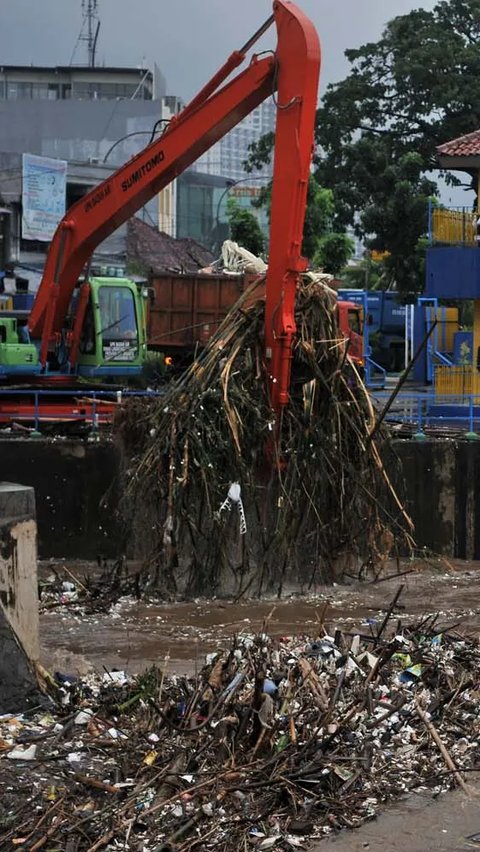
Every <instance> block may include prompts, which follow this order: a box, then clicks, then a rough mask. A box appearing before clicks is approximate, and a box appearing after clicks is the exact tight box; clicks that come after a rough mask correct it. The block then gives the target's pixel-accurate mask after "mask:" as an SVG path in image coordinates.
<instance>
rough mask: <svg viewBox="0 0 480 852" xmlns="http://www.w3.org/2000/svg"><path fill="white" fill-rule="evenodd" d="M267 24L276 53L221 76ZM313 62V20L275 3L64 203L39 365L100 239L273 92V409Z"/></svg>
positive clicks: (32, 324)
mask: <svg viewBox="0 0 480 852" xmlns="http://www.w3.org/2000/svg"><path fill="white" fill-rule="evenodd" d="M272 21H275V24H276V28H277V33H278V44H277V49H276V51H275V53H273V54H267V55H263V56H262V57H257V56H253V58H252V60H251V62H250V64H249V65H248V67H247V68H246V69H245V70H243V71H241V72H240V73H238V74H237V76H235V77H233V79H231V80H229V81H228V82H225V81H226V79H227V77H228V76H229V75H230V74H231V73H232V71H233V70H234V69H235V68H237V67H238V66H239V65H240V63H241V62H243V61H244V59H245V54H246V52H247V50H249V49H250V47H251V46H252V45H253V43H254V42H255V41H256V40H257V39H258V38H259V36H260V35H261V34H262V33H263V32H264V31H265V29H266V28H267V26H268V25H270V23H271V22H272ZM319 68H320V46H319V42H318V37H317V33H316V30H315V28H314V26H313V24H312V23H311V21H309V19H308V18H307V17H306V16H305V15H304V14H303V13H302V12H301V11H300V9H298V7H297V6H296V5H295V4H294V3H290V2H288V0H275V2H274V3H273V16H272V19H269V20H268V21H267V22H266V24H265V25H264V26H263V27H261V28H260V30H258V31H257V33H255V35H254V36H253V37H252V39H250V40H249V41H248V42H247V44H246V45H244V47H243V48H242V49H241V50H239V51H235V52H234V53H232V55H231V56H230V57H229V59H228V60H227V62H226V63H225V65H224V66H223V67H222V68H221V69H220V70H219V71H218V72H217V74H215V75H214V77H213V78H212V80H211V81H210V82H209V83H207V85H206V86H204V88H203V89H202V90H201V92H200V93H199V94H198V95H197V96H196V97H195V98H194V99H193V101H192V102H191V103H190V104H189V105H187V106H186V107H185V109H184V110H183V111H182V112H180V113H179V114H178V116H176V117H175V118H174V119H173V120H172V121H171V122H170V124H169V126H168V128H167V130H166V131H165V132H164V133H163V134H162V136H161V137H159V138H158V139H157V140H156V141H154V142H152V143H151V144H150V145H148V146H147V147H146V148H145V149H144V150H142V151H141V152H140V153H139V154H137V155H136V156H135V157H133V158H132V159H131V160H130V161H129V162H127V163H126V164H125V165H123V166H122V167H121V168H119V169H118V170H117V171H116V172H114V174H112V175H111V177H109V178H107V179H106V180H104V181H103V182H102V183H100V184H99V185H98V186H97V187H95V188H94V189H93V190H92V191H91V192H89V193H88V194H87V195H85V196H84V197H83V198H82V199H81V200H80V201H78V202H77V203H76V204H74V205H73V206H72V207H71V208H70V209H69V210H68V212H67V213H66V215H65V217H64V218H63V220H62V221H61V222H60V224H59V226H58V228H57V230H56V232H55V235H54V237H53V240H52V243H51V245H50V249H49V252H48V256H47V260H46V265H45V271H44V274H43V278H42V281H41V284H40V287H39V290H38V293H37V298H36V300H35V303H34V306H33V309H32V313H31V315H30V318H29V322H28V328H29V331H30V334H31V336H32V338H34V339H37V340H40V341H41V344H40V361H41V364H42V365H43V366H45V365H46V364H47V360H48V354H49V351H50V350H51V349H52V348H53V347H54V346H55V344H56V343H57V342H58V340H59V338H60V336H61V333H62V330H63V328H64V324H65V318H66V315H67V312H68V309H69V305H70V301H71V298H72V295H73V292H74V289H75V287H76V285H77V282H78V279H79V277H80V276H81V274H82V271H83V269H84V267H85V265H86V264H87V263H88V262H89V260H90V258H91V255H92V253H93V252H94V250H95V249H96V247H97V246H98V245H99V243H101V242H102V241H103V240H104V239H106V237H108V236H109V235H110V234H111V233H113V232H114V231H115V230H116V229H117V228H118V227H119V226H120V225H122V224H123V223H124V222H125V221H126V220H127V219H129V218H130V217H131V216H132V215H133V214H134V213H135V212H137V211H138V210H139V209H140V208H141V207H142V206H143V205H144V204H146V203H147V202H148V201H149V200H150V199H151V198H153V196H154V195H156V194H157V193H159V192H160V191H161V190H162V189H163V188H164V187H166V186H167V185H168V184H169V183H170V182H171V181H173V180H174V179H175V178H176V177H177V176H178V175H179V174H180V173H181V172H183V171H184V170H185V169H186V168H187V167H188V166H189V165H191V164H192V163H193V162H195V160H197V159H198V157H200V155H201V154H203V153H204V152H205V151H206V150H207V149H208V148H210V147H211V146H212V145H214V144H215V142H217V141H218V140H219V139H221V138H222V137H223V136H224V135H225V134H226V133H228V131H229V130H231V129H232V128H233V127H235V125H236V124H238V123H239V122H240V121H241V120H242V119H243V118H244V117H245V116H246V115H248V114H249V113H250V112H252V110H254V109H255V107H257V106H258V105H259V104H261V103H262V102H263V101H264V100H266V99H267V98H268V97H271V96H273V97H275V92H276V93H277V94H276V99H277V127H276V134H275V155H274V171H273V183H272V207H271V225H270V249H269V268H268V274H267V281H266V307H265V311H266V313H265V354H266V359H267V364H268V369H269V376H270V389H271V403H272V407H273V408H274V410H275V411H277V412H278V411H279V410H280V408H281V406H282V405H284V404H285V403H286V402H287V400H288V392H289V381H290V360H291V352H292V342H293V337H294V334H295V320H294V307H295V291H296V287H297V284H298V279H299V275H300V273H301V271H302V270H303V269H304V268H305V262H304V261H303V259H302V258H301V243H302V234H303V224H304V216H305V205H306V193H307V185H308V176H309V170H310V165H311V158H312V152H313V133H314V122H315V111H316V103H317V87H318V77H319Z"/></svg>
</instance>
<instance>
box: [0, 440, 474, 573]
mask: <svg viewBox="0 0 480 852" xmlns="http://www.w3.org/2000/svg"><path fill="white" fill-rule="evenodd" d="M392 446H393V450H394V453H395V454H396V456H397V459H398V463H397V464H393V465H392V461H391V458H390V457H389V458H388V459H387V460H386V463H387V466H388V467H389V468H390V467H392V476H393V477H394V478H397V477H398V474H399V471H400V476H401V477H402V478H403V479H404V481H405V492H404V493H405V499H406V506H407V509H408V511H409V513H410V515H411V516H412V518H413V520H414V522H415V526H416V536H415V537H416V541H417V544H418V546H419V547H426V548H428V549H429V550H431V551H433V552H435V553H439V554H443V555H445V556H456V557H459V558H463V559H480V442H478V443H477V442H468V441H459V442H455V441H449V440H445V441H425V442H421V443H416V442H415V441H400V440H396V441H394V442H393V444H392ZM389 455H390V454H389ZM0 461H1V468H0V469H1V471H2V478H3V479H6V480H7V479H10V480H14V481H15V482H19V483H22V484H23V485H31V486H33V487H34V488H35V494H36V504H37V525H38V547H39V554H40V556H41V557H43V558H48V557H50V556H52V557H53V556H55V557H62V556H65V557H67V558H77V559H95V558H96V556H97V555H102V556H106V557H111V558H113V557H117V556H120V555H121V554H123V553H125V552H126V549H127V545H128V544H129V542H128V535H127V528H126V526H125V525H124V524H122V523H121V521H120V519H119V517H118V516H117V514H116V512H115V506H116V505H117V502H118V494H119V484H118V473H119V465H120V459H119V455H118V452H117V450H116V448H115V447H114V445H113V444H112V443H109V442H102V443H100V444H96V443H88V442H83V441H77V440H64V439H56V440H50V441H46V440H40V439H37V440H18V439H15V440H7V439H5V440H0ZM108 491H110V494H109V499H107V500H105V496H106V494H107V492H108ZM130 545H131V542H130Z"/></svg>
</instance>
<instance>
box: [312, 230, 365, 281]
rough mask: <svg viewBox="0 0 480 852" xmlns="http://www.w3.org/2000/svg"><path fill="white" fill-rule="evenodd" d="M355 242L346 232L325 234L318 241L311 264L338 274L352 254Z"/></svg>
mask: <svg viewBox="0 0 480 852" xmlns="http://www.w3.org/2000/svg"><path fill="white" fill-rule="evenodd" d="M354 250H355V244H354V242H353V240H352V238H351V237H349V236H348V235H347V234H338V233H331V234H325V236H324V237H322V238H321V239H320V241H319V245H318V248H317V251H316V252H315V256H314V258H313V265H314V266H316V267H320V268H321V269H323V271H324V272H329V273H330V275H338V274H339V272H341V271H342V269H343V268H344V266H346V264H347V263H348V261H349V260H350V258H351V257H352V256H353V252H354Z"/></svg>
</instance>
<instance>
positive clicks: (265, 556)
mask: <svg viewBox="0 0 480 852" xmlns="http://www.w3.org/2000/svg"><path fill="white" fill-rule="evenodd" d="M257 287H258V282H257V283H255V282H254V283H253V284H252V285H251V287H250V288H247V290H246V291H245V293H244V295H243V296H242V298H241V299H240V300H239V302H238V303H237V305H236V306H235V307H234V308H233V309H232V310H231V311H230V312H229V314H228V315H227V317H226V318H225V320H224V322H223V323H222V325H221V326H220V327H219V329H218V331H217V332H216V333H215V334H214V335H213V336H212V338H211V339H210V341H209V343H208V345H207V346H206V348H205V349H204V350H203V351H202V352H200V353H199V354H198V357H197V358H196V360H195V361H194V363H193V364H192V366H191V367H190V368H189V370H187V372H186V373H185V374H184V375H183V376H182V377H181V378H180V379H178V380H177V381H172V383H171V384H169V385H168V386H167V389H166V392H165V394H164V395H163V396H162V397H161V398H160V399H158V398H157V399H155V400H153V401H146V400H145V399H135V400H130V401H129V402H127V403H126V404H125V405H124V406H122V408H121V409H120V411H119V412H118V415H117V419H116V423H115V426H114V431H115V435H116V439H117V441H118V443H119V444H120V446H121V448H122V451H123V458H124V474H125V475H124V494H125V498H124V505H123V515H124V518H125V521H126V523H129V522H132V519H133V526H134V537H135V539H136V541H137V544H138V545H139V547H143V554H142V555H143V557H144V558H145V562H146V567H147V570H146V573H145V577H144V586H145V588H147V589H148V590H149V591H151V590H152V588H155V590H156V591H157V592H158V593H159V594H161V595H164V596H165V597H171V596H174V595H177V594H184V595H186V596H195V595H198V594H205V590H206V589H208V593H209V594H222V595H225V594H226V595H233V596H234V597H240V596H242V595H246V594H248V595H250V596H261V595H262V594H265V593H266V592H272V591H274V592H275V593H277V594H281V593H282V591H283V590H284V589H285V588H286V587H287V586H288V585H289V584H291V583H296V584H298V583H299V582H300V583H302V584H303V585H304V588H309V587H310V588H311V587H312V585H314V584H315V583H318V582H331V581H332V580H333V579H335V578H336V577H338V576H340V574H341V570H342V566H343V564H344V560H345V559H348V560H349V561H350V560H352V559H353V560H355V559H357V560H358V563H359V566H361V565H367V566H372V567H373V568H374V570H375V571H377V570H381V568H382V565H383V564H384V562H385V560H386V558H387V556H388V555H389V554H390V553H391V552H393V553H398V552H399V551H402V549H403V552H408V550H409V548H410V547H411V545H412V539H411V537H410V533H411V521H410V519H409V518H408V517H407V514H406V512H405V510H404V508H403V505H402V501H401V499H400V498H399V497H398V496H397V494H396V492H395V490H394V487H393V486H392V483H391V482H390V479H389V477H388V475H387V473H386V471H385V467H384V462H383V458H382V451H383V449H384V448H385V443H386V440H385V439H386V434H385V433H383V432H382V430H378V431H376V433H375V437H374V438H371V436H372V433H373V431H374V425H375V414H374V411H373V408H372V404H371V401H370V398H369V396H368V393H367V391H366V389H365V387H364V385H363V383H362V380H361V378H360V375H359V373H358V371H357V369H356V367H355V364H354V363H353V361H351V360H350V359H349V356H348V347H347V346H346V343H345V340H344V338H343V336H342V334H341V333H340V331H339V328H338V323H337V317H336V308H335V306H336V297H335V294H333V291H331V289H330V288H329V287H328V286H327V285H326V284H325V282H323V281H322V280H320V278H319V277H318V276H315V275H312V274H310V273H308V274H307V276H306V277H305V280H304V282H303V284H302V287H301V288H300V289H299V291H298V296H297V303H296V322H297V329H298V332H297V340H296V343H295V347H294V357H293V362H292V383H291V396H290V402H289V404H288V405H287V406H286V407H285V409H284V411H283V414H282V419H281V423H276V422H275V418H274V415H273V412H272V409H271V407H270V405H269V400H268V398H267V387H268V377H267V374H268V367H267V365H266V364H265V360H264V330H263V324H264V302H263V301H261V300H260V301H258V300H257V301H254V297H255V293H256V288H257ZM132 537H133V536H132ZM339 566H340V567H339Z"/></svg>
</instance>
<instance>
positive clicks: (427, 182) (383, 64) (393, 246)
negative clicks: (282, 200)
mask: <svg viewBox="0 0 480 852" xmlns="http://www.w3.org/2000/svg"><path fill="white" fill-rule="evenodd" d="M346 56H347V59H348V60H349V62H350V64H351V70H350V73H349V74H348V76H347V77H346V78H345V79H344V80H342V81H341V82H339V83H336V84H334V85H330V86H328V88H327V91H326V94H325V96H324V98H323V100H322V104H321V107H320V109H319V110H318V113H317V122H316V141H317V154H316V158H315V177H316V179H317V181H318V182H319V183H320V184H321V185H322V186H324V187H326V188H327V189H331V190H332V191H333V200H334V207H335V223H334V228H335V230H342V229H345V228H346V227H347V226H349V225H350V226H353V227H354V228H355V230H356V233H357V234H358V236H360V237H362V238H364V239H365V241H366V243H367V246H370V247H372V248H377V249H379V250H382V251H388V252H389V258H388V260H387V261H386V266H387V271H388V277H389V279H390V281H391V280H392V279H393V278H394V279H395V281H396V283H397V286H398V288H399V289H400V290H404V291H407V290H412V289H416V290H421V289H422V287H423V283H424V282H423V275H422V263H423V245H424V243H423V237H424V235H425V232H426V221H427V203H428V198H429V197H430V196H431V195H432V194H434V192H435V191H436V184H435V183H434V182H433V181H432V180H431V176H430V175H429V172H431V170H432V169H435V168H437V165H436V159H435V149H436V148H437V146H438V145H441V144H442V143H443V142H445V141H448V140H449V139H454V138H456V137H457V136H461V135H463V134H465V133H469V132H471V131H473V130H477V129H478V128H479V127H480V0H441V2H438V3H437V4H436V6H435V7H434V9H433V10H431V11H427V10H425V9H417V10H414V11H412V12H410V13H409V14H407V15H401V16H398V17H396V18H394V19H393V20H392V21H390V22H389V23H388V24H387V26H386V28H385V31H384V33H383V35H382V37H381V38H380V39H379V41H378V42H375V43H373V42H371V43H368V44H366V45H363V46H362V47H360V48H358V49H355V50H348V51H346ZM267 152H268V139H266V140H265V141H264V142H262V143H261V144H259V145H257V146H255V148H254V149H253V150H252V151H251V157H250V160H251V162H252V163H253V164H254V165H257V166H258V164H259V161H260V160H261V159H262V158H263V159H265V157H266V156H267ZM447 179H448V180H450V182H451V183H461V181H459V179H458V177H455V176H452V175H449V176H447ZM464 185H465V186H466V187H470V181H469V180H468V179H467V181H466V183H464Z"/></svg>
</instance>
